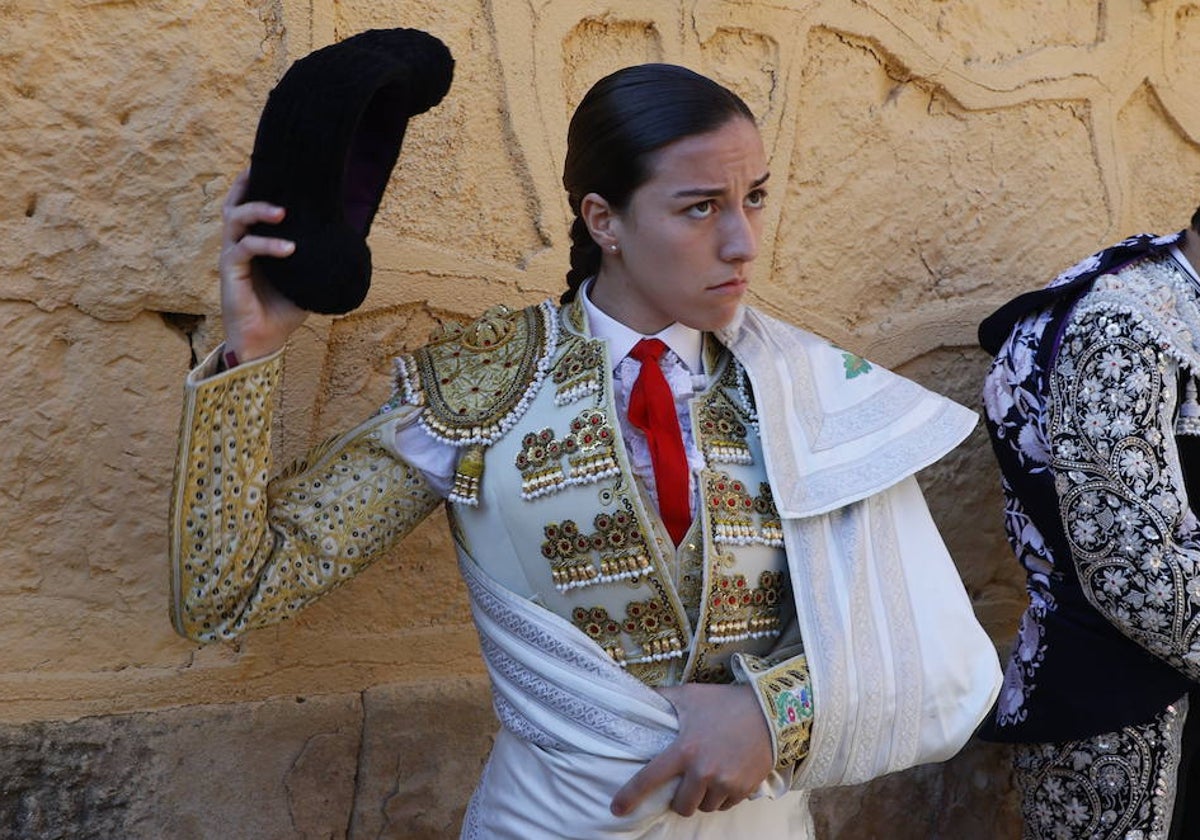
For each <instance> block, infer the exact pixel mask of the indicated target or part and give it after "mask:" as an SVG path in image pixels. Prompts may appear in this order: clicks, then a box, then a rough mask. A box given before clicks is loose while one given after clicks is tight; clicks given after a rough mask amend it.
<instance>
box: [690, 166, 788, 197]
mask: <svg viewBox="0 0 1200 840" xmlns="http://www.w3.org/2000/svg"><path fill="white" fill-rule="evenodd" d="M770 177H771V173H770V172H768V173H767V174H765V175H763V176H761V177H759V178H755V179H754V181H752V182H751V184H750V189H752V190H756V189H758V188H759V187H761V186H762V185H763V184H765V183H766V182H767V179H768V178H770ZM724 192H725V188H724V187H691V188H690V189H686V190H679V191H678V192H675V193H672V195H673V196H674V197H675V198H714V197H716V196H719V195H722V194H723V193H724Z"/></svg>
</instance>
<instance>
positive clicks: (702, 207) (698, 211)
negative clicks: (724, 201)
mask: <svg viewBox="0 0 1200 840" xmlns="http://www.w3.org/2000/svg"><path fill="white" fill-rule="evenodd" d="M716 209H717V205H716V204H715V203H714V202H713V200H712V199H707V200H705V201H701V202H700V203H699V204H693V205H692V206H691V207H689V208H688V209H687V213H688V215H689V216H691V217H692V218H693V219H704V218H707V217H709V216H711V215H712V214H713V212H714V211H715V210H716Z"/></svg>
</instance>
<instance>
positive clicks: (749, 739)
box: [612, 683, 775, 817]
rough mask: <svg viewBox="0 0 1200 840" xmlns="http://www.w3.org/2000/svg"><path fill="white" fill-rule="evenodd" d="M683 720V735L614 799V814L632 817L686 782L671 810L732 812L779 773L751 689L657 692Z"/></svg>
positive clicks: (726, 687) (720, 687) (732, 687)
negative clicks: (663, 790) (666, 789)
mask: <svg viewBox="0 0 1200 840" xmlns="http://www.w3.org/2000/svg"><path fill="white" fill-rule="evenodd" d="M658 693H659V694H661V695H662V696H663V697H666V698H667V699H668V700H670V701H671V705H673V706H674V707H675V711H676V712H677V713H678V715H679V735H677V736H676V738H675V740H674V741H672V742H671V746H669V747H667V748H666V749H665V750H663V751H662V752H661V753H659V754H658V755H657V756H655V757H654V758H653V759H652V760H651V761H650V762H649V763H648V764H647V765H646V766H645V767H643V768H642V769H641V770H639V771H638V772H637V773H636V774H635V775H634V777H633V778H632V779H630V780H629V781H628V782H626V783H625V786H624V787H622V788H621V789H620V790H619V791H617V795H616V796H614V797H613V801H612V812H613V814H615V815H616V816H619V817H620V816H624V815H626V814H628V813H630V812H632V811H633V810H634V809H635V808H637V806H638V805H640V804H641V803H642V800H644V799H645V798H646V797H647V796H648V795H650V793H652V792H653V791H655V790H657V789H658V788H659V787H661V786H662V785H664V784H666V783H667V782H669V781H671V780H672V779H674V778H675V777H676V776H682V778H681V779H680V781H679V787H678V788H677V789H676V790H675V798H674V799H672V800H671V810H672V811H674V812H675V813H677V814H681V815H682V816H685V817H690V816H691V815H692V814H694V813H695V812H696V810H697V809H699V810H701V811H717V810H722V811H723V810H727V809H729V808H732V807H733V806H734V805H736V804H738V803H739V802H741V801H742V800H744V799H745V798H746V797H747V796H749V795H750V794H752V793H753V792H754V791H755V789H756V788H757V787H758V786H759V784H760V783H761V782H762V780H763V779H765V778H766V777H767V776H768V775H769V774H770V772H771V771H772V770H773V769H775V768H774V755H773V753H772V749H771V733H770V731H769V730H768V729H767V721H766V719H765V718H763V713H762V709H761V708H760V707H759V705H758V698H757V697H756V696H755V694H754V689H753V688H752V687H751V686H748V685H702V684H697V683H688V684H686V685H680V686H671V687H667V688H660V689H658Z"/></svg>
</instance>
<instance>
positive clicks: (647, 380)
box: [629, 338, 692, 545]
mask: <svg viewBox="0 0 1200 840" xmlns="http://www.w3.org/2000/svg"><path fill="white" fill-rule="evenodd" d="M666 350H667V345H665V344H663V343H662V342H661V341H659V340H658V339H657V338H643V339H642V340H641V341H639V342H638V343H637V344H635V345H634V347H633V349H632V350H630V351H629V355H630V356H632V357H633V358H635V359H637V360H638V361H639V362H641V363H642V369H641V371H640V372H639V373H638V378H637V382H634V383H633V390H632V391H631V392H630V394H629V422H631V423H633V425H634V426H636V427H637V428H639V429H641V430H642V431H643V432H645V433H646V442H647V443H648V444H649V445H650V461H651V463H652V464H653V465H654V483H655V485H657V487H658V509H659V512H660V513H661V514H662V519H663V524H665V525H666V526H667V532H668V533H670V535H671V539H673V540H674V541H675V544H676V545H679V543H680V542H682V540H683V536H684V534H686V533H687V530H688V526H689V525H691V523H692V511H691V504H690V500H689V499H688V490H689V487H688V472H689V470H688V460H687V453H686V452H685V451H684V448H683V434H682V433H681V432H680V431H679V415H677V414H676V413H675V397H674V396H673V395H672V394H671V386H670V385H668V384H667V378H666V377H665V376H663V372H662V368H660V367H659V366H658V360H659V358H660V357H661V356H662V354H663V353H665V352H666Z"/></svg>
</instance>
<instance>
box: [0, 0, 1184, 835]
mask: <svg viewBox="0 0 1200 840" xmlns="http://www.w3.org/2000/svg"><path fill="white" fill-rule="evenodd" d="M392 26H411V27H418V28H421V29H426V30H428V31H430V32H432V33H434V34H436V35H438V36H439V37H441V38H442V39H443V40H444V41H445V42H446V43H447V44H448V45H449V47H450V48H451V50H452V51H453V53H454V54H455V57H456V59H457V69H456V77H455V83H454V86H453V87H452V89H451V91H450V93H449V95H448V96H447V98H446V100H445V101H444V102H443V103H442V104H441V105H440V106H439V107H438V108H437V109H436V110H434V111H432V112H430V113H429V114H426V115H424V116H422V117H420V118H418V119H416V120H414V122H413V123H412V124H411V125H410V127H409V133H408V136H407V139H406V142H405V146H404V150H403V152H402V155H401V159H400V163H399V165H398V167H397V169H396V172H395V173H394V175H393V179H392V183H391V185H390V188H389V190H388V193H387V196H386V198H385V200H384V202H383V206H382V208H381V209H380V212H379V215H378V217H377V218H376V221H375V224H374V228H373V230H372V234H371V239H370V242H371V247H372V249H373V252H374V258H375V275H374V281H373V285H372V288H371V292H370V294H369V296H368V298H367V300H366V303H365V304H364V305H363V307H362V308H361V309H359V310H358V311H356V312H354V313H353V314H351V315H348V316H345V317H339V318H324V317H315V318H311V319H310V320H309V322H308V323H307V324H306V326H305V327H304V328H303V329H302V331H301V332H300V333H299V334H298V335H297V337H296V338H295V339H294V341H293V343H292V347H291V349H290V351H289V354H288V356H287V362H286V371H285V379H284V387H283V392H282V395H281V411H280V414H279V417H280V421H279V424H278V429H277V443H278V446H277V449H278V452H277V455H278V457H279V458H286V457H290V456H293V455H296V454H299V453H300V452H301V451H302V450H303V449H304V448H305V447H307V446H308V445H310V444H312V443H314V442H316V441H318V440H319V439H321V438H323V437H324V436H326V435H327V434H329V433H332V432H333V431H336V430H338V429H341V428H344V427H346V426H348V425H350V424H352V423H354V422H356V421H357V420H359V419H361V418H363V417H365V416H366V415H367V414H369V413H371V412H372V411H373V410H374V409H375V408H376V407H377V406H378V405H379V404H381V403H382V402H384V401H385V400H386V399H387V397H388V394H389V391H390V387H391V383H390V376H391V362H390V359H391V357H393V356H394V355H395V354H397V353H399V352H401V351H403V350H405V349H407V348H411V347H413V346H416V345H417V344H419V343H420V342H422V340H423V339H424V337H425V336H426V335H427V334H428V332H429V331H430V329H431V328H432V327H434V326H435V325H436V324H437V323H438V322H440V321H443V320H445V319H452V318H459V319H461V318H465V317H469V316H471V315H473V314H476V313H478V312H479V311H480V310H481V309H482V308H483V307H484V306H485V305H488V304H491V303H495V302H500V301H503V302H506V303H509V304H525V303H530V302H534V301H537V300H539V299H541V298H544V297H546V296H557V294H558V293H559V291H560V289H561V287H562V284H563V279H562V278H563V273H564V270H565V266H566V263H567V253H568V238H567V235H566V231H567V221H568V218H567V209H566V205H565V200H564V197H563V195H562V190H561V186H560V172H561V161H562V158H563V154H564V138H565V133H566V125H567V120H568V118H569V115H570V113H571V110H572V108H573V106H574V105H575V103H576V102H577V101H578V100H579V98H580V97H581V95H582V93H583V92H584V91H585V90H586V89H587V87H588V86H589V85H590V84H591V83H592V82H593V81H595V80H596V79H597V78H599V77H600V76H602V75H604V74H605V73H607V72H609V71H611V70H613V69H616V68H618V67H620V66H624V65H627V64H632V63H638V62H643V61H669V62H676V63H681V64H686V65H688V66H690V67H693V68H694V69H697V70H699V71H701V72H704V73H707V74H709V75H712V76H713V77H715V78H717V79H718V80H720V81H722V82H723V83H725V84H727V85H729V86H730V87H732V88H734V89H735V90H737V91H738V92H739V93H741V94H742V95H743V96H744V97H745V98H746V100H747V101H748V102H749V104H750V105H751V107H752V108H753V109H754V110H755V112H756V113H757V114H758V115H759V116H760V120H761V126H762V130H763V134H764V137H765V140H766V144H767V150H768V154H769V156H770V158H771V161H772V179H771V189H772V195H771V200H770V208H769V211H768V215H767V234H766V239H765V242H764V246H763V250H762V254H761V257H760V258H759V261H758V263H757V268H756V274H755V278H754V285H753V292H752V300H753V301H754V302H755V303H756V304H758V305H759V306H761V307H763V308H764V309H765V310H767V311H768V312H771V313H773V314H776V315H780V316H783V317H786V318H788V319H790V320H792V321H795V322H797V323H799V324H801V325H803V326H806V327H808V328H811V329H813V330H816V331H817V332H820V333H822V334H824V335H826V336H828V337H830V338H832V339H834V340H835V341H836V342H838V343H839V344H841V345H843V346H845V347H847V348H850V349H853V350H855V351H857V352H859V353H861V354H863V355H866V356H868V357H870V358H872V359H874V360H875V361H877V362H879V363H882V364H885V365H888V366H891V367H893V368H896V369H898V370H899V371H901V372H902V373H905V374H906V375H909V376H912V377H914V378H917V379H918V380H920V381H922V382H923V383H925V384H926V385H928V386H930V387H932V388H934V389H936V390H939V391H941V392H943V393H946V394H948V395H950V396H952V397H954V398H956V399H958V400H959V401H961V402H965V403H967V404H970V405H975V404H977V391H978V386H979V383H980V380H981V378H982V375H983V373H984V370H985V369H986V364H987V359H986V358H985V356H984V354H983V353H982V352H981V351H979V350H978V349H976V348H975V347H974V338H973V337H974V329H975V325H976V324H977V323H978V321H979V320H980V319H981V318H982V317H983V316H984V315H986V314H987V313H988V312H989V311H990V310H991V309H993V308H994V307H995V306H996V305H997V304H999V303H1000V302H1002V301H1003V300H1005V299H1006V298H1007V297H1009V296H1011V295H1012V294H1013V293H1015V292H1017V291H1020V290H1024V289H1028V288H1033V287H1035V286H1037V285H1040V284H1042V283H1044V282H1046V281H1047V280H1048V279H1049V278H1050V277H1052V276H1053V275H1054V274H1055V273H1056V272H1058V271H1059V270H1061V269H1062V268H1064V267H1065V266H1066V265H1068V264H1070V263H1071V262H1074V261H1075V260H1076V259H1078V258H1080V257H1082V256H1084V255H1085V254H1087V253H1090V252H1091V251H1093V250H1095V249H1097V248H1098V247H1101V246H1103V245H1106V244H1109V243H1110V242H1112V241H1115V240H1116V239H1118V238H1120V237H1122V236H1124V235H1126V234H1129V233H1133V232H1137V231H1143V230H1151V231H1155V232H1160V233H1161V232H1167V231H1170V230H1175V229H1177V228H1179V227H1182V226H1184V225H1185V224H1186V221H1187V219H1188V217H1189V216H1190V214H1191V211H1192V210H1193V209H1194V207H1195V205H1196V204H1197V203H1198V201H1200V190H1197V185H1198V183H1200V179H1198V178H1197V175H1198V174H1200V154H1198V150H1197V140H1198V138H1200V100H1198V99H1197V97H1196V96H1195V93H1194V89H1193V90H1192V92H1189V88H1188V87H1187V84H1188V81H1187V80H1188V79H1189V78H1190V79H1192V80H1193V83H1195V81H1196V79H1197V78H1200V74H1198V71H1200V5H1198V4H1196V3H1191V2H1186V0H1107V2H1103V1H1102V0H1093V1H1092V2H1088V1H1087V0H1039V2H1037V3H1029V2H1021V1H1020V0H613V1H612V2H595V1H594V0H537V1H536V2H534V0H490V2H489V0H411V1H410V2H403V3H400V2H381V0H282V1H281V0H173V2H167V0H157V1H155V0H124V2H120V1H118V2H95V0H0V183H2V184H3V186H4V188H3V190H0V340H2V343H3V344H2V346H3V347H4V348H5V350H6V352H5V360H4V363H3V364H2V365H0V398H2V402H0V458H2V462H3V464H4V466H3V472H2V476H0V570H2V573H0V778H3V779H4V780H5V782H4V785H2V786H0V833H3V832H4V831H6V830H7V831H8V832H9V833H8V834H4V836H6V837H7V836H11V837H19V838H25V837H28V838H46V837H93V836H94V837H135V838H136V837H147V838H176V837H178V838H193V837H197V838H199V837H212V838H240V837H246V838H251V837H253V838H276V837H278V838H287V837H314V838H316V837H321V838H325V837H392V838H404V837H413V838H420V837H429V838H435V837H449V836H456V831H457V824H458V820H459V818H460V815H461V809H462V807H463V805H464V804H465V798H466V796H467V795H468V793H469V791H470V788H471V786H472V784H473V782H474V779H475V777H476V775H477V773H478V769H479V767H480V766H481V762H482V760H483V757H484V755H485V754H486V750H487V746H488V743H489V738H490V734H491V731H492V729H493V727H494V725H495V724H494V720H493V719H492V717H491V712H490V707H489V700H488V697H487V692H486V681H485V679H484V678H483V671H482V665H481V663H480V661H479V658H478V653H477V650H476V643H475V640H474V631H473V629H472V627H471V625H470V621H469V617H468V613H467V607H466V603H465V599H464V595H463V589H462V586H461V585H460V584H459V582H458V581H457V578H456V573H455V570H454V564H453V560H452V553H451V551H450V547H449V543H448V538H447V534H446V530H445V526H444V524H443V522H442V521H441V519H440V517H434V518H433V519H431V521H429V522H427V523H426V524H425V525H423V526H422V527H421V528H420V529H419V530H418V531H417V533H416V534H414V535H413V536H412V537H410V538H409V539H408V540H407V541H406V542H405V543H404V544H403V545H402V546H401V547H400V549H399V550H397V551H396V552H395V553H393V554H392V555H391V556H388V557H386V558H383V559H381V560H380V561H379V562H378V563H377V564H376V565H375V566H374V567H373V568H371V569H370V570H368V571H367V572H365V573H364V574H362V575H361V576H360V578H359V579H358V580H356V581H355V582H354V583H352V584H351V585H350V586H347V587H345V588H344V589H342V590H340V591H338V592H336V593H334V594H332V595H330V596H329V597H328V598H326V599H325V600H324V601H322V602H320V603H318V604H316V605H315V606H313V607H312V608H311V609H309V610H308V611H307V612H306V613H305V614H304V615H303V616H302V617H301V618H300V619H299V620H297V621H295V622H294V623H292V624H288V625H284V626H280V627H278V628H272V629H268V630H263V631H258V632H256V633H253V634H251V635H250V636H248V637H247V638H245V639H244V640H242V641H240V642H238V643H236V644H230V645H220V646H211V647H202V646H199V645H196V644H193V643H190V642H187V641H185V640H183V639H181V638H179V637H177V636H175V634H174V633H173V631H172V630H171V627H170V625H169V623H168V621H167V615H166V605H167V594H168V578H167V565H166V559H165V557H166V514H167V499H168V493H169V487H170V481H171V470H172V462H173V456H174V451H175V434H176V427H177V423H178V410H179V405H180V395H181V383H182V380H183V377H184V374H185V373H186V371H187V369H188V368H189V366H190V365H191V364H192V362H193V360H194V359H195V358H196V357H198V356H203V354H205V353H206V352H207V351H208V350H209V349H211V348H212V347H213V346H215V345H216V343H217V342H218V341H219V340H220V330H221V328H220V319H219V305H218V299H217V279H216V269H215V264H216V257H217V251H218V248H219V241H218V240H219V216H220V207H221V202H222V199H223V196H224V193H225V190H226V189H227V187H228V185H229V182H230V180H231V178H232V176H233V174H234V173H235V172H236V171H237V170H238V169H240V168H241V167H243V166H244V165H245V163H246V160H247V157H248V155H249V150H250V146H251V143H252V140H253V133H254V128H255V124H256V121H257V118H258V112H259V109H260V108H261V105H262V103H263V101H264V99H265V97H266V94H267V92H268V91H269V90H270V88H271V86H272V85H273V84H274V82H275V81H276V79H277V78H278V77H279V76H280V75H281V74H282V73H283V71H284V70H285V69H286V68H287V66H288V65H289V63H290V62H291V61H293V60H294V59H296V58H299V57H300V56H302V55H304V54H305V53H307V52H309V51H310V50H312V49H315V48H317V47H320V46H323V45H325V44H328V43H332V42H334V41H336V40H339V39H341V38H344V37H347V36H348V35H351V34H353V33H355V32H358V31H360V30H364V29H368V28H373V27H392ZM922 481H923V484H924V486H925V488H926V491H927V493H928V496H929V500H930V504H931V507H932V508H933V511H934V515H935V516H936V518H937V519H938V522H939V523H940V524H941V525H942V527H943V530H944V533H945V535H946V537H947V541H948V542H949V544H950V547H951V550H952V552H953V553H954V555H955V558H956V560H957V561H958V563H959V566H960V569H961V571H962V575H963V578H964V580H965V581H966V584H967V587H968V589H969V591H970V593H971V596H972V598H973V600H974V603H975V605H976V608H977V611H978V613H979V615H980V617H981V619H982V620H983V621H984V623H985V625H986V627H987V628H988V630H989V632H990V633H991V634H992V636H993V638H994V639H995V640H996V642H997V645H998V646H999V647H1000V648H1001V649H1002V650H1003V649H1005V648H1006V647H1007V645H1008V644H1009V640H1010V637H1011V634H1012V631H1013V629H1014V627H1015V622H1016V618H1017V616H1018V615H1019V611H1020V608H1021V605H1022V602H1023V594H1022V593H1023V585H1022V579H1021V576H1020V575H1019V574H1018V571H1017V568H1016V564H1015V562H1014V561H1013V560H1012V558H1011V555H1010V553H1009V551H1008V549H1007V547H1006V545H1005V542H1004V538H1003V533H1002V530H1001V508H1000V499H999V493H998V479H997V476H996V473H995V469H994V467H993V465H992V463H991V457H990V454H989V452H988V450H987V444H986V439H985V437H984V436H983V434H982V432H981V431H979V430H977V431H976V433H975V434H974V436H972V437H971V438H970V440H969V441H968V442H967V443H966V444H964V445H963V446H962V447H960V448H959V450H957V451H956V452H955V453H954V454H953V455H951V456H950V457H949V458H947V459H946V460H945V461H943V462H942V463H941V464H939V465H938V466H936V467H934V468H932V469H930V470H928V471H927V472H926V473H925V474H924V475H923V476H922ZM1006 760H1007V754H1006V752H1005V750H1004V749H1003V748H1001V747H995V746H989V745H982V744H972V745H971V746H970V747H969V748H968V749H967V750H966V751H965V752H964V754H963V755H961V756H960V757H958V758H956V759H955V760H954V761H952V762H950V763H949V764H947V765H944V766H939V767H927V768H921V769H918V770H914V771H910V772H908V773H904V774H900V775H898V776H895V777H891V778H887V779H883V780H879V781H877V782H875V783H873V784H871V785H869V786H866V787H864V788H857V789H853V790H840V791H831V792H823V793H820V794H818V795H817V796H816V798H815V805H814V810H815V812H816V815H817V823H818V827H819V831H820V834H821V837H822V838H873V837H880V838H882V837H887V838H910V837H911V838H914V840H918V839H919V840H925V838H987V837H998V838H1012V837H1016V836H1017V827H1016V826H1017V817H1016V810H1015V807H1016V806H1015V800H1014V796H1013V792H1012V783H1011V780H1010V778H1009V775H1008V772H1007V766H1006Z"/></svg>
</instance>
